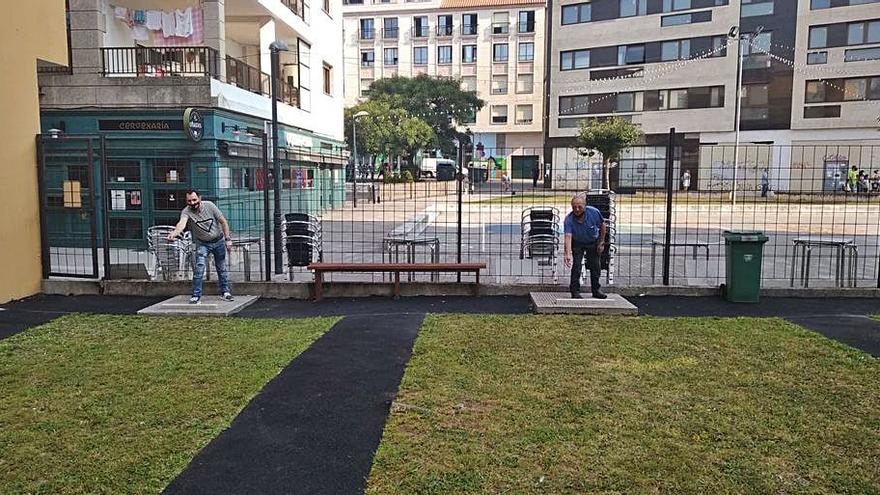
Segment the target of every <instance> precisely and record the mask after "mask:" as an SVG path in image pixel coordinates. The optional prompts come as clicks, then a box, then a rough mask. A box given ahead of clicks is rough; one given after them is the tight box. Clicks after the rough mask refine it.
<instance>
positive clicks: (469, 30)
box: [461, 24, 477, 36]
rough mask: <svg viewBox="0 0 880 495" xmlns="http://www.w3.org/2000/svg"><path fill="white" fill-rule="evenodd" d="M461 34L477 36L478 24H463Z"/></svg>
mask: <svg viewBox="0 0 880 495" xmlns="http://www.w3.org/2000/svg"><path fill="white" fill-rule="evenodd" d="M461 35H462V36H476V35H477V25H476V24H462V25H461Z"/></svg>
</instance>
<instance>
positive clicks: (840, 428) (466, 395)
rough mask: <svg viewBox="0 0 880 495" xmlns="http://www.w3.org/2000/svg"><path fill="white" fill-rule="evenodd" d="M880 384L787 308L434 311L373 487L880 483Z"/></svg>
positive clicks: (799, 489) (558, 489)
mask: <svg viewBox="0 0 880 495" xmlns="http://www.w3.org/2000/svg"><path fill="white" fill-rule="evenodd" d="M878 384H880V361H878V360H876V359H874V358H872V357H871V356H869V355H867V354H864V353H862V352H860V351H856V350H853V349H851V348H848V347H845V346H843V345H839V344H837V343H835V342H832V341H830V340H827V339H825V338H823V337H821V336H820V335H818V334H815V333H812V332H809V331H806V330H804V329H802V328H800V327H797V326H795V325H793V324H790V323H787V322H785V321H783V320H780V319H746V318H740V319H713V318H678V319H660V318H645V317H642V318H590V317H574V316H570V317H564V316H553V317H545V316H542V317H536V316H473V315H471V316H465V315H461V316H431V317H429V318H428V319H427V320H426V322H425V326H424V328H423V329H422V332H421V334H420V336H419V338H418V340H417V342H416V345H415V348H414V353H413V357H412V360H411V361H410V363H409V366H408V368H407V370H406V373H405V376H404V379H403V382H402V384H401V390H400V392H399V395H398V398H397V402H396V403H395V406H394V407H393V408H392V414H391V416H390V418H389V421H388V423H387V425H386V427H385V432H384V436H383V439H382V443H381V445H380V447H379V449H378V452H377V454H376V457H375V459H374V463H373V468H372V472H371V474H370V478H369V482H368V490H367V492H368V493H370V494H394V493H400V494H435V493H436V494H453V493H454V494H462V493H517V494H519V493H542V494H544V493H550V494H583V493H608V494H611V493H626V494H629V493H638V494H642V493H658V494H659V493H669V494H689V493H693V494H704V493H706V494H729V493H743V494H762V493H767V494H797V493H804V494H806V493H809V494H818V493H829V494H830V493H835V494H838V493H847V494H860V495H864V494H872V493H880V386H878Z"/></svg>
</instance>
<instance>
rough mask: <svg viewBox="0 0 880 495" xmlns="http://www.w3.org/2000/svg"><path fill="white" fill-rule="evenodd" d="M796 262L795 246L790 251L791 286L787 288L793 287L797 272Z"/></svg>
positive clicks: (796, 251)
mask: <svg viewBox="0 0 880 495" xmlns="http://www.w3.org/2000/svg"><path fill="white" fill-rule="evenodd" d="M797 260H798V246H797V244H795V245H794V247H792V250H791V284H789V287H794V274H795V273H796V272H797Z"/></svg>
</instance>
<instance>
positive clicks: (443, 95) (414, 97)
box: [369, 75, 485, 153]
mask: <svg viewBox="0 0 880 495" xmlns="http://www.w3.org/2000/svg"><path fill="white" fill-rule="evenodd" d="M369 97H370V100H371V101H372V100H385V101H388V102H389V103H390V104H391V105H392V106H400V107H401V108H403V109H404V110H406V111H407V113H408V114H409V115H410V116H413V117H418V118H420V119H421V120H423V121H424V122H426V123H427V124H428V125H429V126H430V127H431V129H433V131H434V134H436V136H437V143H436V144H437V146H438V147H439V148H441V149H442V150H443V151H444V153H452V152H454V150H455V144H454V139H455V138H457V137H458V135H459V133H458V132H457V131H456V130H455V126H456V124H458V125H463V124H465V123H467V122H470V121H472V118H473V115H474V114H475V113H476V112H477V111H479V110H480V109H481V108H483V106H484V105H485V102H484V101H483V100H481V99H479V98H477V93H476V91H464V90H462V89H461V82H460V81H458V80H456V79H440V78H433V77H430V76H427V75H420V76H417V77H415V78H412V79H410V78H407V77H391V78H387V79H380V80H378V81H375V82H373V84H372V85H371V86H370V90H369Z"/></svg>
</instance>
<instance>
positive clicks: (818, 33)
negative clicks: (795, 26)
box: [809, 26, 828, 48]
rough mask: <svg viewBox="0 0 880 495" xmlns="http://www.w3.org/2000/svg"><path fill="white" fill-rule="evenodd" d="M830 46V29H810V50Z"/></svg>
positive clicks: (825, 27)
mask: <svg viewBox="0 0 880 495" xmlns="http://www.w3.org/2000/svg"><path fill="white" fill-rule="evenodd" d="M826 46H828V27H827V26H819V27H811V28H810V41H809V47H810V48H825V47H826Z"/></svg>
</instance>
